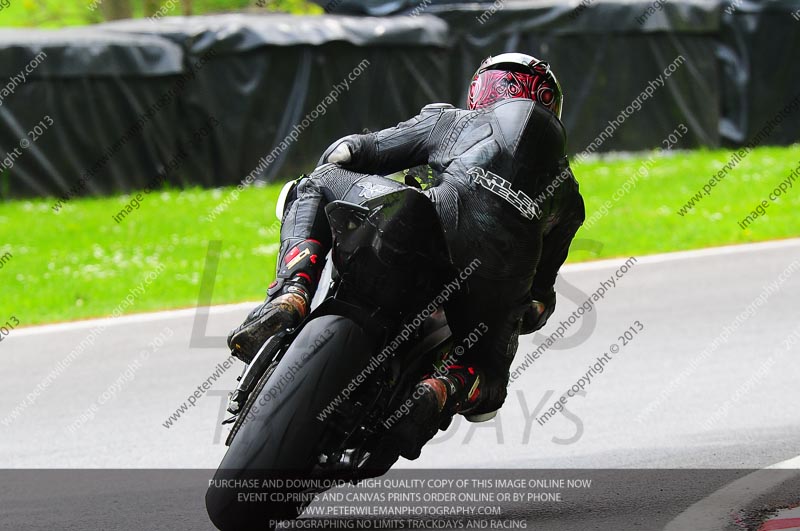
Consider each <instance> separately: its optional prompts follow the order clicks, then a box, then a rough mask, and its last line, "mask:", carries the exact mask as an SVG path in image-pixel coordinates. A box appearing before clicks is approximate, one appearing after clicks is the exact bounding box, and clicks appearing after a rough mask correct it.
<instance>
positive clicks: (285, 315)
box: [228, 240, 325, 363]
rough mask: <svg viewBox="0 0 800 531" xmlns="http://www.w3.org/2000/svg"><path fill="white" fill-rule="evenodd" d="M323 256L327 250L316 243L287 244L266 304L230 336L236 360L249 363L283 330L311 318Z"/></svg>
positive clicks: (310, 241) (268, 292)
mask: <svg viewBox="0 0 800 531" xmlns="http://www.w3.org/2000/svg"><path fill="white" fill-rule="evenodd" d="M324 257H325V253H324V248H323V246H322V244H321V243H319V242H318V241H317V240H303V241H301V242H300V243H296V244H294V245H286V250H285V252H282V253H281V254H280V258H279V262H278V263H279V265H280V267H279V269H278V274H277V275H276V279H275V281H274V282H273V283H272V284H270V285H269V289H268V290H267V299H266V301H264V302H263V303H262V304H259V305H258V306H256V307H255V309H254V310H253V311H252V312H250V314H249V315H248V316H247V318H246V319H245V321H244V323H242V324H241V325H239V326H238V327H237V328H235V329H234V330H232V331H231V333H230V334H228V347H230V349H231V351H232V354H233V355H234V356H235V357H237V358H239V359H240V360H242V361H244V362H245V363H250V362H251V361H252V359H253V356H255V354H256V353H257V352H258V349H260V348H261V345H263V344H264V342H265V341H266V340H267V339H269V338H270V337H271V336H273V335H274V334H275V333H277V332H279V331H280V330H284V329H287V328H294V327H295V326H297V325H298V324H299V323H300V321H302V320H303V318H305V316H306V315H308V310H309V305H310V303H311V298H312V297H313V295H314V290H315V289H316V287H317V282H318V281H319V276H320V273H321V272H322V267H323V265H324V262H325V258H324Z"/></svg>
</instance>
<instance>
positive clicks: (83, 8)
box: [0, 0, 323, 28]
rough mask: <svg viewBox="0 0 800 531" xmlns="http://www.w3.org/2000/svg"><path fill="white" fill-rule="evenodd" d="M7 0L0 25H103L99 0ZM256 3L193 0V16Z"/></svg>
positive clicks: (281, 7)
mask: <svg viewBox="0 0 800 531" xmlns="http://www.w3.org/2000/svg"><path fill="white" fill-rule="evenodd" d="M93 2H94V0H10V1H9V2H8V6H6V7H5V8H3V9H0V26H4V27H32V26H38V27H42V28H58V27H62V26H76V25H85V24H96V23H99V22H104V16H103V13H102V11H103V10H102V7H101V5H102V3H103V2H102V0H98V1H97V3H96V4H94V6H95V9H91V8H90V6H92V5H93ZM154 5H155V8H156V10H158V9H160V8H161V7H162V6H163V7H164V10H165V11H164V14H165V15H166V16H174V15H181V14H182V7H181V2H178V1H175V2H168V1H167V0H163V1H157V2H156V3H155V4H154ZM262 5H263V7H262V8H258V9H257V11H263V12H264V13H266V12H269V11H283V12H288V13H295V14H320V13H323V10H322V8H321V7H319V6H317V5H315V4H313V3H311V2H309V1H307V0H264V1H263V2H262ZM256 6H257V3H256V0H196V1H195V2H194V3H193V9H194V14H195V15H204V14H209V13H223V12H230V11H237V10H242V9H246V8H256ZM131 7H132V11H133V17H134V18H141V17H144V16H145V13H144V7H143V2H137V1H131Z"/></svg>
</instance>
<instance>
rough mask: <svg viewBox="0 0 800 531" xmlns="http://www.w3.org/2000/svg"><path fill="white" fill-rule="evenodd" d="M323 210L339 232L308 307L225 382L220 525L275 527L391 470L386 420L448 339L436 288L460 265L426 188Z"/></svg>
mask: <svg viewBox="0 0 800 531" xmlns="http://www.w3.org/2000/svg"><path fill="white" fill-rule="evenodd" d="M325 212H326V215H327V217H328V220H329V222H330V227H331V230H332V235H333V245H332V249H331V252H330V253H329V255H328V260H327V263H326V265H325V268H324V270H323V274H322V277H321V280H320V283H319V288H318V289H317V292H316V294H315V296H314V299H313V301H312V309H311V311H310V312H309V315H308V316H307V317H306V318H305V319H304V320H303V321H302V322H301V323H300V324H299V325H298V326H297V327H296V328H294V329H292V330H285V331H282V332H280V333H278V334H276V335H275V336H273V337H271V338H270V339H269V340H267V341H266V343H265V344H264V345H263V346H262V347H261V349H260V350H259V351H258V352H257V353H256V354H255V356H254V357H253V358H252V359H251V360H246V361H247V362H249V363H248V365H247V367H246V368H245V371H244V372H243V374H242V375H241V376H240V378H239V385H238V387H237V389H236V391H234V392H233V393H232V394H231V396H230V399H229V411H230V412H231V413H233V415H234V416H233V417H232V418H231V419H228V422H230V423H232V424H233V426H232V428H231V431H230V434H229V436H228V439H227V441H226V444H227V445H228V446H229V448H228V450H227V453H226V454H225V457H224V458H223V460H222V463H221V464H220V466H219V468H218V470H217V472H216V474H215V476H214V478H213V479H212V480H211V481H209V487H208V491H207V493H206V508H207V511H208V514H209V516H210V518H211V520H212V521H213V523H214V524H215V525H216V526H217V527H218V528H219V529H223V530H227V529H237V530H239V529H255V528H258V529H265V528H270V527H274V526H275V525H277V523H278V522H279V521H281V520H289V519H295V518H297V517H298V516H299V515H300V514H302V512H303V510H304V509H305V507H307V506H308V505H309V504H310V503H311V502H312V501H313V500H314V497H315V496H316V494H318V493H320V492H323V491H324V490H326V489H327V488H330V487H332V486H335V485H338V484H341V483H343V482H352V483H357V482H358V481H359V480H362V479H364V478H370V477H376V476H380V475H382V474H384V473H386V472H387V471H388V470H389V468H390V467H391V466H392V465H393V464H394V462H395V461H396V460H397V459H398V456H399V455H398V451H397V449H396V448H395V445H394V444H393V441H392V432H391V429H392V427H393V426H394V425H395V424H396V422H398V421H399V420H401V419H402V416H403V415H404V414H405V413H407V412H408V404H409V398H410V396H411V395H412V393H413V392H414V390H415V388H416V386H417V385H418V383H419V382H420V381H421V379H422V378H423V377H424V375H426V374H430V373H431V372H433V371H434V370H436V368H437V367H441V365H442V363H443V360H444V358H445V356H446V355H447V353H448V352H449V351H450V350H451V348H452V346H453V345H452V337H451V333H450V329H449V328H448V326H447V321H446V319H445V316H444V312H443V310H442V308H441V307H440V305H439V306H436V305H435V303H434V301H436V300H437V298H436V297H437V295H438V294H440V293H441V292H442V288H443V286H445V285H446V284H447V283H448V282H449V281H451V280H453V279H454V278H455V276H456V274H457V270H456V268H455V266H454V265H453V262H452V259H451V256H450V252H449V251H448V247H447V243H446V241H445V237H444V233H443V230H442V228H441V225H440V223H439V219H438V216H437V214H436V211H435V209H434V207H433V204H432V203H431V201H430V200H429V199H428V198H427V197H426V196H425V195H424V194H423V193H421V192H420V191H419V190H417V189H413V188H407V189H401V190H398V191H395V192H392V193H389V194H386V195H382V196H379V197H375V198H373V199H370V200H368V201H366V202H365V203H363V204H360V205H359V204H353V203H347V202H344V201H335V202H332V203H330V204H328V205H327V207H326V209H325Z"/></svg>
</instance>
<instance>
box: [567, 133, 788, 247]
mask: <svg viewBox="0 0 800 531" xmlns="http://www.w3.org/2000/svg"><path fill="white" fill-rule="evenodd" d="M652 155H653V157H654V160H655V164H654V165H653V166H652V167H651V168H650V169H649V171H647V172H642V173H644V175H643V176H642V177H640V178H639V179H638V180H636V182H635V186H632V187H631V189H630V191H629V192H628V193H627V194H626V195H624V196H623V197H621V198H620V199H619V200H618V201H616V202H615V201H614V200H613V195H614V193H615V192H616V191H617V190H618V189H619V187H620V186H621V185H622V184H623V183H625V181H626V180H628V179H629V178H631V176H634V175H636V174H637V172H639V169H640V168H642V164H643V163H644V161H646V160H647V157H648V154H641V155H639V156H637V157H636V158H631V159H617V160H605V161H604V160H597V161H593V162H591V163H585V164H582V165H579V166H576V167H575V174H576V176H577V178H578V181H579V182H580V185H581V193H582V195H583V196H584V200H585V202H586V216H587V218H590V217H591V216H592V215H593V214H594V213H595V212H597V211H598V210H600V209H601V208H602V206H603V204H604V202H605V201H610V202H611V204H612V205H611V208H610V209H609V211H608V214H606V215H605V216H603V217H602V218H600V219H599V221H597V222H596V223H594V224H593V225H592V226H590V227H584V228H581V230H580V231H579V233H578V236H579V237H582V238H590V239H595V240H599V241H600V242H602V243H603V250H602V253H601V255H602V256H622V255H629V256H630V255H641V254H652V253H658V252H667V251H677V250H683V249H697V248H701V247H708V246H715V245H724V244H735V243H746V242H753V241H762V240H770V239H778V238H787V237H792V236H798V235H800V227H799V226H798V223H797V210H798V208H800V177H798V178H797V179H796V180H795V182H794V184H793V188H791V189H789V190H788V192H787V193H785V194H784V195H782V196H781V197H780V198H779V200H778V201H776V202H775V203H774V204H772V205H771V206H770V207H769V208H767V209H766V211H767V214H766V215H765V216H760V217H759V218H758V219H756V220H755V221H754V222H753V223H752V224H750V225H749V226H748V227H747V228H746V229H744V230H742V229H741V228H740V227H739V225H738V222H739V221H741V220H742V219H744V217H745V216H747V215H748V214H750V212H751V211H752V210H753V209H754V208H755V207H756V205H757V204H758V203H760V201H761V200H762V199H767V197H768V194H769V193H770V192H771V191H772V190H773V188H775V187H776V186H777V185H778V184H780V182H781V181H783V180H785V179H787V178H788V177H789V174H790V173H791V171H792V170H793V169H795V168H797V167H798V165H800V145H794V146H791V147H787V148H759V149H756V150H754V151H753V152H751V153H750V154H749V155H748V156H747V157H746V158H745V159H744V160H742V162H741V163H739V164H738V165H737V166H736V167H735V169H733V170H732V171H730V172H728V175H727V177H725V178H724V179H723V181H722V182H720V183H718V184H717V185H716V186H715V187H713V188H712V189H711V192H710V195H709V196H707V197H705V196H704V197H703V198H702V200H701V201H699V202H698V203H696V205H695V207H694V209H693V210H691V211H690V212H688V213H687V214H686V215H684V216H680V215H678V213H677V212H678V210H679V209H680V208H681V207H682V206H683V205H684V204H685V203H686V202H687V201H688V200H689V199H690V198H691V197H692V196H693V195H694V194H695V193H697V192H698V191H700V190H701V189H702V187H703V185H704V184H706V183H707V182H708V181H709V179H710V178H711V176H712V175H714V174H716V173H717V172H718V171H719V170H720V169H722V168H723V166H725V164H726V163H728V162H729V161H730V158H731V153H730V152H728V151H693V152H680V151H678V152H673V153H666V154H664V155H661V156H659V155H656V154H652Z"/></svg>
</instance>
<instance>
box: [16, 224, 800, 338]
mask: <svg viewBox="0 0 800 531" xmlns="http://www.w3.org/2000/svg"><path fill="white" fill-rule="evenodd" d="M787 247H798V248H800V238H792V239H787V240H775V241H768V242H758V243H746V244H740V245H725V246H721V247H711V248H708V249H695V250H691V251H676V252H672V253H661V254H651V255H645V256H642V257H641V258H637V262H636V265H637V266H638V265H640V264H659V263H664V262H671V261H674V260H688V259H693V258H709V257H714V256H724V255H729V254H741V253H750V252H759V251H765V250H774V249H783V248H787ZM623 260H627V258H606V259H603V260H596V261H592V262H582V263H577V264H566V265H564V266H563V267H562V268H561V272H563V273H567V274H568V273H572V272H579V271H593V270H597V269H610V268H616V267H619V264H620V261H623ZM258 302H260V301H252V302H241V303H236V304H220V305H215V306H211V307H209V313H210V314H220V313H227V312H238V311H243V310H245V309H252V307H253V305H255V304H258ZM196 311H197V308H183V309H180V310H161V311H156V312H148V313H137V314H132V315H124V316H121V317H117V318H113V317H101V318H97V319H86V320H83V321H72V322H67V323H55V324H46V325H39V326H31V327H25V328H20V329H19V330H17V331H15V332H14V335H15V336H27V335H36V334H47V333H53V332H63V331H66V330H81V329H87V328H94V327H96V326H112V325H124V324H130V323H146V322H151V321H158V320H162V319H177V318H181V317H187V316H191V315H194V313H195V312H196Z"/></svg>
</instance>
